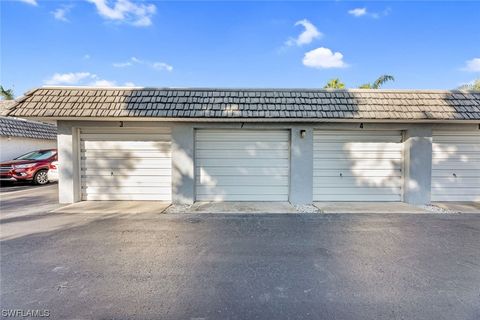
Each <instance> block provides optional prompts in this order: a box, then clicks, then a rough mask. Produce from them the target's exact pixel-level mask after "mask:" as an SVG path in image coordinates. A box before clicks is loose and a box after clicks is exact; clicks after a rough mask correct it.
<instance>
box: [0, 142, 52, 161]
mask: <svg viewBox="0 0 480 320" xmlns="http://www.w3.org/2000/svg"><path fill="white" fill-rule="evenodd" d="M56 147H57V141H56V140H45V139H31V138H22V137H6V136H0V161H2V162H3V161H8V160H12V159H13V158H16V157H18V156H21V155H22V154H25V153H27V152H29V151H34V150H39V149H53V148H56Z"/></svg>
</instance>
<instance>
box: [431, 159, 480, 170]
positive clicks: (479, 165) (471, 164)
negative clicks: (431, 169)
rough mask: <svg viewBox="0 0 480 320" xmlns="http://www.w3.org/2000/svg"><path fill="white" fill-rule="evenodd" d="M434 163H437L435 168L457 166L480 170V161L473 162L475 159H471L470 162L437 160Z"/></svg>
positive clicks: (447, 168)
mask: <svg viewBox="0 0 480 320" xmlns="http://www.w3.org/2000/svg"><path fill="white" fill-rule="evenodd" d="M433 165H435V170H452V168H455V169H456V170H469V171H470V170H471V171H479V170H480V162H473V161H469V162H463V161H435V162H434V164H433ZM453 171H455V170H453Z"/></svg>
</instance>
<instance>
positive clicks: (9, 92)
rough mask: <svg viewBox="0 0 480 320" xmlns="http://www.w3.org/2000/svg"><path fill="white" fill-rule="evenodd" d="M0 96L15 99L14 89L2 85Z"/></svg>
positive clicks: (5, 98)
mask: <svg viewBox="0 0 480 320" xmlns="http://www.w3.org/2000/svg"><path fill="white" fill-rule="evenodd" d="M0 96H1V97H2V98H3V100H13V99H14V98H15V97H14V96H13V89H5V88H4V87H3V86H0Z"/></svg>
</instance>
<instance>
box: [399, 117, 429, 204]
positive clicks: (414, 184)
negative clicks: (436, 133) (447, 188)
mask: <svg viewBox="0 0 480 320" xmlns="http://www.w3.org/2000/svg"><path fill="white" fill-rule="evenodd" d="M404 171H405V172H404V178H405V180H404V201H405V202H406V203H410V204H417V205H420V204H428V203H430V193H431V185H432V128H431V127H430V126H428V125H425V124H423V125H420V126H412V127H411V128H409V129H407V130H406V131H405V135H404Z"/></svg>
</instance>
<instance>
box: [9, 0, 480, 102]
mask: <svg viewBox="0 0 480 320" xmlns="http://www.w3.org/2000/svg"><path fill="white" fill-rule="evenodd" d="M0 10H1V11H0V27H1V29H0V35H1V39H0V45H1V47H0V53H1V60H0V62H1V64H0V83H1V84H2V85H3V86H4V87H6V88H13V89H14V91H15V94H16V95H17V96H20V95H22V94H23V93H24V92H26V91H28V90H31V89H33V88H36V87H39V86H45V85H49V86H61V85H67V86H73V85H89V86H139V87H222V88H231V87H241V88H321V87H323V86H324V85H325V83H326V82H327V81H328V80H330V79H332V78H340V79H341V80H342V81H343V82H345V84H346V85H347V87H349V88H355V87H358V86H360V85H362V84H364V83H367V82H373V81H374V80H375V79H376V78H377V77H378V76H380V75H382V74H389V75H393V76H394V77H395V81H394V82H391V83H387V84H386V85H385V86H384V87H385V88H398V89H453V88H456V87H458V86H460V85H462V84H465V83H470V82H472V81H473V80H474V79H477V78H479V77H480V31H479V30H480V2H479V1H465V2H459V1H451V2H448V1H441V2H434V1H423V2H416V1H404V2H387V1H376V2H370V1H355V2H347V1H332V2H328V1H317V2H302V1H295V2H286V1H282V2H274V1H259V2H255V1H247V2H236V1H213V2H207V1H153V0H144V1H135V0H76V1H58V0H55V1H52V0H50V1H49V0H0Z"/></svg>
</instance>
